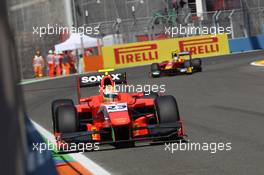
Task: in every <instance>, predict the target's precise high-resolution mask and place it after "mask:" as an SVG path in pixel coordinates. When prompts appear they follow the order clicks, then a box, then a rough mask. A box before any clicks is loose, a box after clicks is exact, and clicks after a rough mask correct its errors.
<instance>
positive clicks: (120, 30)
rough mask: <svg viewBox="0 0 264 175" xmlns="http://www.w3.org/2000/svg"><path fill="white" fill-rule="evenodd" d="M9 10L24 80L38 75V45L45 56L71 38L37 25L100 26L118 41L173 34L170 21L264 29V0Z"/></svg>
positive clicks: (42, 0) (36, 3) (243, 33)
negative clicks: (35, 31)
mask: <svg viewBox="0 0 264 175" xmlns="http://www.w3.org/2000/svg"><path fill="white" fill-rule="evenodd" d="M8 13H9V18H10V24H11V27H12V31H13V33H14V35H15V41H16V44H17V48H18V57H19V59H18V60H19V61H20V69H21V75H22V78H23V79H26V78H32V77H33V73H32V72H33V71H32V56H33V55H34V52H35V48H36V47H39V48H40V50H41V52H42V53H43V56H44V57H45V56H46V55H47V53H48V51H49V50H50V49H52V48H53V47H54V45H55V44H58V43H60V42H62V41H64V40H65V39H67V37H68V36H67V34H64V33H61V34H60V35H45V36H42V37H39V35H34V34H33V26H47V25H48V24H49V25H59V26H75V27H80V26H85V25H86V26H93V27H96V26H99V30H100V35H99V36H96V37H100V38H103V37H106V36H107V37H110V38H112V39H113V40H114V42H115V44H119V43H130V42H137V41H146V40H155V39H163V38H168V37H169V36H166V35H165V26H166V27H170V26H171V27H175V26H179V25H183V26H184V25H185V26H187V25H190V26H195V27H203V26H207V27H211V26H222V27H226V26H232V27H233V33H232V34H230V35H229V38H241V37H249V36H256V35H260V34H262V33H263V31H264V26H263V24H264V23H263V21H264V1H263V0H250V1H247V0H56V1H51V0H9V1H8ZM175 37H184V36H180V35H179V36H175Z"/></svg>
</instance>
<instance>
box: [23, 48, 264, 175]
mask: <svg viewBox="0 0 264 175" xmlns="http://www.w3.org/2000/svg"><path fill="white" fill-rule="evenodd" d="M263 57H264V52H263V51H262V52H254V53H244V54H236V55H230V56H222V57H215V58H208V59H207V58H206V59H204V60H203V63H204V64H203V67H204V71H203V72H202V73H197V74H193V75H183V76H170V77H162V78H159V79H150V78H148V71H149V67H148V66H144V67H137V68H130V69H126V72H127V73H128V82H129V84H134V85H136V84H158V85H161V84H164V85H166V94H171V95H173V96H175V97H176V99H177V101H178V105H179V109H180V114H181V116H182V118H183V120H184V122H185V129H186V133H187V134H188V135H189V138H188V139H189V140H190V142H195V143H196V142H197V143H203V142H207V143H220V142H223V143H228V142H231V143H232V145H231V146H232V149H231V151H217V152H216V153H214V154H213V153H210V151H175V152H174V153H173V154H172V153H171V152H169V151H165V146H164V144H161V145H151V146H139V147H135V148H127V149H110V150H105V151H96V152H87V153H85V155H86V156H87V157H89V158H90V159H92V160H93V161H95V162H96V163H97V164H99V165H101V166H102V167H104V168H105V169H106V170H107V171H109V172H110V173H112V174H131V175H135V174H164V175H165V174H195V175H196V174H201V175H207V174H208V175H212V174H230V175H234V174H239V175H242V174H245V175H248V174H254V175H257V174H264V166H263V162H264V139H263V134H264V88H263V87H264V69H263V67H254V66H251V65H250V62H252V61H255V60H260V59H263ZM23 89H24V98H25V104H26V107H27V112H28V114H29V116H30V117H31V118H32V119H33V120H34V121H36V122H37V123H39V124H40V125H42V126H43V127H45V128H46V129H48V130H49V131H52V130H51V128H52V125H51V112H50V104H51V102H52V100H54V99H58V98H73V99H75V98H76V89H75V77H69V78H62V79H57V80H53V81H43V82H39V83H35V84H29V85H24V86H23ZM96 91H97V89H96V88H89V89H87V94H90V95H93V94H94V93H96Z"/></svg>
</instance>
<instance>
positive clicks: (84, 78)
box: [78, 72, 127, 88]
mask: <svg viewBox="0 0 264 175" xmlns="http://www.w3.org/2000/svg"><path fill="white" fill-rule="evenodd" d="M108 75H110V76H111V77H112V80H113V81H114V82H115V84H126V83H127V79H126V73H125V72H113V73H109V74H108ZM104 76H106V75H105V74H102V73H97V74H88V75H81V76H80V77H79V78H78V84H79V87H80V88H83V87H93V86H98V85H100V83H101V80H102V79H103V77H104Z"/></svg>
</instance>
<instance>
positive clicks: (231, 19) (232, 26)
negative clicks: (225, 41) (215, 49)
mask: <svg viewBox="0 0 264 175" xmlns="http://www.w3.org/2000/svg"><path fill="white" fill-rule="evenodd" d="M234 13H235V10H232V12H231V13H230V14H229V16H228V19H229V22H230V27H231V29H232V30H231V32H232V33H231V38H232V39H234V38H235V33H234V23H233V14H234Z"/></svg>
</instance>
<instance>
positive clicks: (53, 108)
mask: <svg viewBox="0 0 264 175" xmlns="http://www.w3.org/2000/svg"><path fill="white" fill-rule="evenodd" d="M65 105H71V106H74V103H73V101H72V100H71V99H58V100H54V101H53V102H52V104H51V113H52V124H53V131H54V133H55V132H58V131H57V129H56V128H57V126H56V125H57V122H56V120H57V119H56V111H57V108H58V107H60V106H65Z"/></svg>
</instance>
